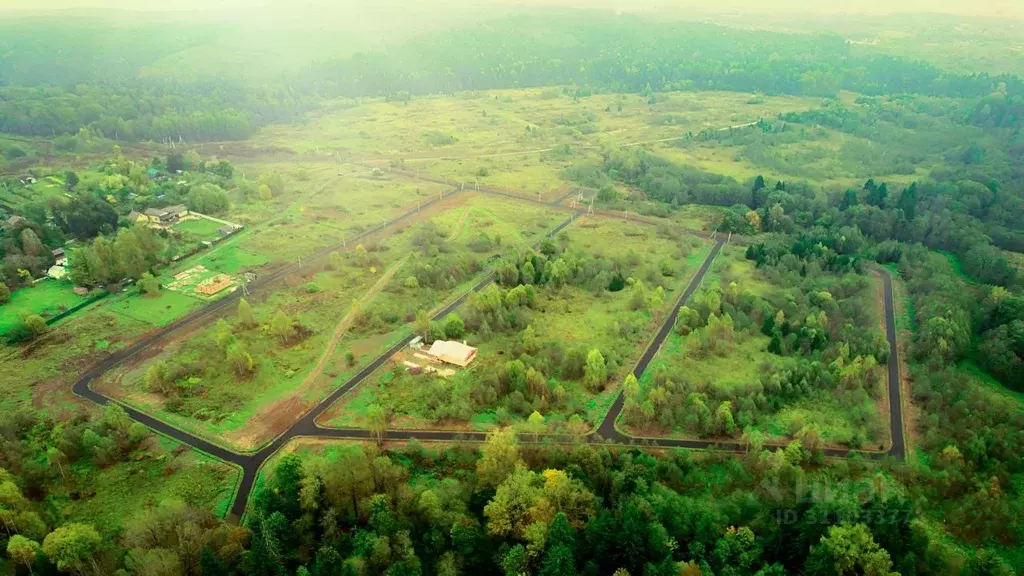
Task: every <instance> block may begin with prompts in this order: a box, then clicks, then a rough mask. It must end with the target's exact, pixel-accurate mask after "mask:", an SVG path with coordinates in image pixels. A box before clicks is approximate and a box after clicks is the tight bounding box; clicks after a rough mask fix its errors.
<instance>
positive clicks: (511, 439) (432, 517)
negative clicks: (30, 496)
mask: <svg viewBox="0 0 1024 576" xmlns="http://www.w3.org/2000/svg"><path fill="white" fill-rule="evenodd" d="M808 457H809V455H808V453H807V451H806V450H805V449H804V448H802V447H801V445H800V443H799V442H794V443H793V444H792V445H790V446H789V447H788V448H786V449H785V450H780V451H778V452H775V453H771V452H762V451H760V450H759V449H757V448H756V447H755V448H754V449H753V450H751V452H750V453H749V455H748V456H747V457H746V458H740V459H736V460H734V459H733V457H732V456H729V457H728V458H727V459H725V460H719V459H717V458H715V457H711V458H710V460H704V461H696V460H694V459H691V458H690V457H689V456H688V455H687V454H685V453H676V454H672V455H667V456H666V457H663V458H654V457H652V456H649V455H646V454H644V453H642V452H638V451H623V452H610V451H609V450H607V449H605V448H602V447H592V446H577V447H576V448H574V449H572V450H563V449H561V448H556V449H544V448H539V449H531V450H525V449H522V448H520V447H519V446H518V443H517V441H516V439H515V436H514V434H512V432H511V431H510V430H504V431H501V430H499V431H496V432H494V433H492V434H491V435H490V437H489V439H488V441H487V442H486V443H485V444H484V446H483V447H482V449H481V452H480V456H479V457H478V456H476V455H475V453H474V452H473V451H469V450H463V449H461V448H460V447H458V446H456V447H454V448H451V449H448V450H445V451H443V452H440V453H437V452H429V451H426V450H424V449H423V448H422V447H420V446H418V445H417V444H415V443H413V442H411V443H410V444H409V445H408V446H407V448H406V449H404V450H402V451H399V452H380V451H378V450H377V449H376V448H374V447H369V448H364V447H349V448H347V449H343V450H341V451H339V452H338V454H337V456H336V457H334V458H332V459H320V458H311V459H306V460H302V459H300V458H298V457H295V456H286V457H284V458H282V460H281V461H280V462H279V463H278V464H277V466H276V469H275V471H274V473H273V475H272V476H271V478H270V480H269V482H268V483H267V485H266V486H265V487H264V489H263V490H262V491H261V492H260V494H259V495H258V496H257V497H256V499H255V504H254V512H253V513H252V514H251V516H250V519H249V527H250V529H251V530H252V534H253V537H252V547H251V549H250V551H249V553H248V557H247V559H246V561H245V564H244V566H245V569H246V570H247V573H249V574H286V573H287V574H290V573H293V572H294V573H301V574H305V573H309V574H446V575H447V574H506V575H510V576H511V575H519V574H543V575H563V574H564V575H570V574H613V573H614V574H619V575H624V574H644V575H662V574H664V575H673V576H675V575H677V574H737V575H741V574H745V575H754V574H758V575H761V576H769V575H775V574H792V573H801V572H802V573H807V574H849V573H864V574H894V573H896V572H897V571H898V572H899V573H901V574H941V573H945V572H947V571H948V570H950V569H951V565H950V564H949V563H950V562H957V560H956V559H955V554H954V553H952V551H951V550H949V549H948V548H945V547H944V546H943V545H940V544H939V543H938V542H935V541H930V540H929V536H928V534H927V532H925V531H923V530H921V527H920V525H919V524H917V523H916V521H915V520H916V518H917V513H916V512H915V508H914V506H913V504H912V502H911V500H910V498H909V495H908V494H906V493H905V492H903V491H902V490H901V489H900V488H899V487H897V486H884V487H879V486H876V488H875V489H873V490H872V489H870V488H868V487H869V486H871V480H870V474H868V473H867V470H866V469H865V468H864V467H863V465H862V464H860V463H857V462H853V463H851V464H848V465H847V464H843V465H840V466H839V467H836V468H828V467H826V468H825V469H824V470H822V471H819V472H815V473H809V472H805V471H804V470H803V466H804V465H805V463H806V462H807V459H808ZM716 465H717V466H721V467H723V468H724V469H725V472H724V475H725V477H727V478H728V481H727V482H722V481H720V480H716V479H713V478H714V477H715V476H713V475H714V474H716V473H715V472H713V470H714V468H715V466H716ZM717 474H722V472H721V471H720V472H718V473H717ZM719 478H721V477H720V476H719ZM808 484H810V485H819V484H820V485H828V486H829V487H830V489H831V491H830V494H831V495H832V497H831V498H828V499H818V498H813V497H811V495H810V492H806V491H805V490H806V486H807V485H808ZM865 495H866V496H865ZM859 496H863V497H859ZM964 569H965V570H966V572H967V573H972V574H975V573H976V574H982V573H993V574H1009V573H1010V571H1009V570H1010V569H1009V567H1008V566H1006V565H1005V564H1004V563H1002V562H1001V560H999V559H998V557H995V556H994V555H993V554H991V553H989V552H987V551H985V552H984V553H982V554H979V555H978V556H977V557H974V558H969V559H968V560H967V564H966V565H965V566H964Z"/></svg>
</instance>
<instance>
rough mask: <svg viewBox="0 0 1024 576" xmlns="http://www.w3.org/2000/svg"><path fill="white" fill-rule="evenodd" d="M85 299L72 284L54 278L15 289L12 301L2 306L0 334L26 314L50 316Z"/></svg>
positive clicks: (0, 307) (0, 309) (0, 311)
mask: <svg viewBox="0 0 1024 576" xmlns="http://www.w3.org/2000/svg"><path fill="white" fill-rule="evenodd" d="M83 300H84V298H83V297H81V296H79V295H77V294H75V293H74V291H73V290H72V289H71V284H69V283H67V282H61V281H59V280H53V279H46V280H43V281H42V282H39V283H38V284H32V285H30V286H28V287H26V288H22V289H20V290H15V291H14V292H12V293H11V301H10V302H8V303H6V304H4V305H2V306H0V336H3V335H4V334H6V333H7V332H8V331H9V330H10V329H11V328H13V327H14V326H16V325H17V324H19V323H20V322H21V318H22V316H24V315H26V314H38V315H40V316H42V317H43V318H49V317H52V316H55V315H57V314H59V313H61V312H63V311H65V310H67V309H68V308H71V307H72V306H74V305H76V304H80V303H81V302H82V301H83Z"/></svg>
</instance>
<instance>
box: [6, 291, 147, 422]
mask: <svg viewBox="0 0 1024 576" xmlns="http://www.w3.org/2000/svg"><path fill="white" fill-rule="evenodd" d="M151 327H152V326H151V325H150V324H147V323H143V322H139V321H137V320H133V319H131V318H128V317H127V316H123V315H121V314H116V313H112V312H110V311H109V310H107V309H106V308H105V305H104V304H100V305H97V306H95V307H89V308H87V309H86V310H84V311H83V312H82V313H81V314H75V315H72V316H71V317H70V318H68V319H67V320H64V321H62V322H60V323H59V324H58V325H57V326H55V327H54V328H53V329H52V330H51V331H50V332H49V333H48V334H47V335H46V336H45V337H43V338H42V339H40V340H37V341H36V342H33V343H32V344H31V345H29V346H27V347H26V346H18V347H10V346H0V358H2V361H0V392H2V393H0V410H4V411H14V410H18V409H21V408H32V409H35V410H43V411H61V410H62V409H63V408H65V407H66V404H67V403H68V402H69V401H70V398H71V391H70V385H71V383H72V382H74V381H75V380H76V379H77V378H78V375H79V374H80V373H81V372H83V371H84V370H86V369H87V368H89V366H90V365H91V364H93V363H94V362H97V361H99V360H100V359H101V358H103V357H104V356H106V355H107V354H109V353H111V352H113V351H115V350H117V349H119V348H121V347H123V346H125V345H127V344H128V343H129V342H131V341H132V340H134V339H135V338H137V337H138V336H139V335H140V334H142V333H143V332H144V331H145V330H147V329H150V328H151Z"/></svg>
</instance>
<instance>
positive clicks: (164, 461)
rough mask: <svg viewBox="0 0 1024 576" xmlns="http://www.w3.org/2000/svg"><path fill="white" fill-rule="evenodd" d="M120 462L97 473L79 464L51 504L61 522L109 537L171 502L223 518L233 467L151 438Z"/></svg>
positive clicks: (233, 477) (236, 475)
mask: <svg viewBox="0 0 1024 576" xmlns="http://www.w3.org/2000/svg"><path fill="white" fill-rule="evenodd" d="M133 456H134V457H133V458H132V459H131V460H129V461H126V462H121V463H117V464H114V465H112V466H109V467H106V468H97V467H96V466H94V465H93V464H92V463H91V462H89V461H88V460H82V461H80V462H78V463H76V464H75V466H73V467H72V468H71V469H70V470H69V472H68V480H67V481H66V482H65V485H66V486H64V488H65V489H64V490H60V491H56V492H55V493H53V494H52V495H51V499H52V500H53V501H54V503H55V504H56V505H57V506H58V507H59V509H61V510H62V513H63V516H64V521H65V522H85V523H90V524H92V525H94V526H95V527H96V528H97V529H99V530H100V531H101V532H102V533H104V534H106V535H109V536H114V535H116V534H118V533H119V532H120V530H121V529H122V528H123V527H124V525H125V523H126V522H128V521H130V520H131V519H132V518H133V517H134V516H135V515H136V513H138V512H141V511H142V510H144V509H146V508H147V507H153V506H157V505H158V504H160V503H162V502H165V501H168V500H177V501H181V502H183V503H185V504H187V505H189V506H194V507H196V508H199V509H204V510H210V511H211V512H212V513H213V514H214V515H216V516H224V515H225V514H226V513H227V511H228V509H229V508H230V506H231V502H232V498H233V496H234V494H235V487H236V486H237V483H238V480H239V471H238V469H237V468H235V467H233V466H231V465H228V464H225V463H223V462H221V461H220V460H217V459H215V458H212V457H210V456H206V455H204V454H201V453H198V452H195V451H193V450H188V449H184V447H182V446H181V445H180V444H177V443H175V442H172V441H170V440H167V439H165V438H162V437H159V436H154V437H152V438H150V440H148V441H147V442H146V445H145V448H143V449H140V450H138V451H136V453H135V454H133Z"/></svg>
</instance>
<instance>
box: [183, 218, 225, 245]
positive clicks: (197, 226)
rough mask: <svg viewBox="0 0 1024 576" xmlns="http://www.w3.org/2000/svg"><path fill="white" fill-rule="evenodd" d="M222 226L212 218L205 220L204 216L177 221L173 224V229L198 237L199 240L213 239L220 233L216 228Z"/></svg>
mask: <svg viewBox="0 0 1024 576" xmlns="http://www.w3.org/2000/svg"><path fill="white" fill-rule="evenodd" d="M221 226H223V224H221V223H219V222H214V221H213V220H207V219H206V218H198V219H189V220H183V221H181V222H178V223H177V224H175V225H174V227H173V228H174V230H177V231H179V232H185V233H186V234H191V235H193V236H196V237H198V238H199V239H200V240H215V239H217V237H218V236H220V234H219V233H218V232H217V229H218V228H220V227H221Z"/></svg>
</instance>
